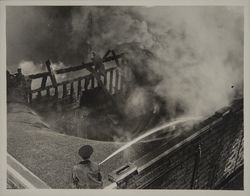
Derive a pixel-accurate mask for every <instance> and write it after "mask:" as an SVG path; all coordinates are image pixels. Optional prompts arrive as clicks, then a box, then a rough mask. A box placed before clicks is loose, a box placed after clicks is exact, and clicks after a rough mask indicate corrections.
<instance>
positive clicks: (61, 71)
mask: <svg viewBox="0 0 250 196" xmlns="http://www.w3.org/2000/svg"><path fill="white" fill-rule="evenodd" d="M122 56H123V53H121V54H118V55H116V59H119V58H121V57H122ZM113 60H115V59H114V57H113V56H110V57H106V58H104V59H103V63H105V62H109V61H113ZM92 66H94V65H93V62H89V63H85V64H81V65H77V66H73V67H67V68H64V69H58V70H55V71H54V73H55V74H64V73H68V72H71V71H78V70H82V69H87V68H88V67H92ZM49 75H50V73H49V72H42V73H38V74H31V75H28V77H29V78H30V79H37V78H43V77H45V76H49Z"/></svg>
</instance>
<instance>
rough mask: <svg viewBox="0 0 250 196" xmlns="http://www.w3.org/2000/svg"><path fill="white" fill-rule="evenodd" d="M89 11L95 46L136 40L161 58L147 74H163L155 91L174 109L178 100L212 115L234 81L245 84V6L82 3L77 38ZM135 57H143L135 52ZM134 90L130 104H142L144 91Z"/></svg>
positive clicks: (187, 107)
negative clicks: (93, 6) (133, 98)
mask: <svg viewBox="0 0 250 196" xmlns="http://www.w3.org/2000/svg"><path fill="white" fill-rule="evenodd" d="M90 12H91V14H92V23H91V24H92V26H91V27H92V29H91V31H92V34H91V37H89V40H90V42H91V45H92V46H93V48H95V50H98V51H99V52H103V50H106V48H113V47H115V46H117V45H119V44H123V43H135V42H137V43H139V45H140V47H141V48H144V49H147V50H149V51H150V52H152V53H153V54H154V55H155V56H156V57H157V60H152V61H150V63H151V65H150V67H149V69H148V73H149V74H148V75H150V74H157V75H159V76H160V77H161V78H162V80H161V82H160V83H159V84H158V85H157V86H155V92H156V93H157V94H158V95H160V96H161V97H165V99H166V101H167V103H168V109H169V111H171V112H172V113H174V111H175V108H176V107H177V105H178V104H180V105H181V106H182V107H183V108H184V109H185V111H186V113H191V114H193V115H207V114H210V113H211V112H214V111H215V110H216V109H218V108H220V107H222V106H225V105H227V104H229V102H230V101H231V100H232V99H233V95H234V89H233V88H231V87H232V86H233V87H237V86H242V83H243V37H244V36H243V8H242V7H223V6H218V7H209V6H205V7H151V8H143V7H131V8H128V7H119V8H117V7H102V8H99V7H98V8H97V7H95V8H91V9H88V8H87V7H83V8H82V9H81V11H80V12H77V14H73V17H72V25H73V27H74V28H73V29H74V30H75V31H74V35H75V36H76V37H75V38H74V39H76V40H79V39H80V37H81V32H82V31H83V29H84V28H85V27H86V26H87V24H88V20H87V18H88V15H89V13H90ZM81 19H82V20H81ZM76 21H77V22H76ZM80 21H83V23H81V22H80ZM84 22H85V23H84ZM77 36H79V37H77ZM130 54H133V51H132V52H131V53H130ZM131 58H134V59H135V61H136V60H137V59H138V58H140V57H139V56H138V53H136V51H134V56H133V57H131ZM139 64H140V62H138V66H139ZM145 67H146V66H145ZM144 71H145V70H144ZM134 94H136V95H138V93H137V92H136V91H135V93H132V95H131V96H130V97H135V100H134V101H133V100H131V102H130V103H134V102H136V103H137V102H138V100H141V101H142V103H143V100H144V98H143V95H142V96H139V97H138V96H133V95H134ZM141 94H143V93H141ZM136 105H138V106H141V104H136ZM140 108H141V107H140ZM133 109H135V108H133Z"/></svg>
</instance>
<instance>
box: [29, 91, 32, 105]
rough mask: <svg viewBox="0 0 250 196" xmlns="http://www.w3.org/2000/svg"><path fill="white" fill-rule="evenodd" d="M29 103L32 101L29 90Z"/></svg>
mask: <svg viewBox="0 0 250 196" xmlns="http://www.w3.org/2000/svg"><path fill="white" fill-rule="evenodd" d="M29 103H32V92H29Z"/></svg>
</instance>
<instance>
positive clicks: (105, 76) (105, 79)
mask: <svg viewBox="0 0 250 196" xmlns="http://www.w3.org/2000/svg"><path fill="white" fill-rule="evenodd" d="M104 86H105V88H106V87H107V71H105V75H104Z"/></svg>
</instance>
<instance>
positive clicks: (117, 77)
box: [115, 68, 119, 93]
mask: <svg viewBox="0 0 250 196" xmlns="http://www.w3.org/2000/svg"><path fill="white" fill-rule="evenodd" d="M118 85H119V71H118V69H117V68H116V70H115V93H118V89H119V87H118Z"/></svg>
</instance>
